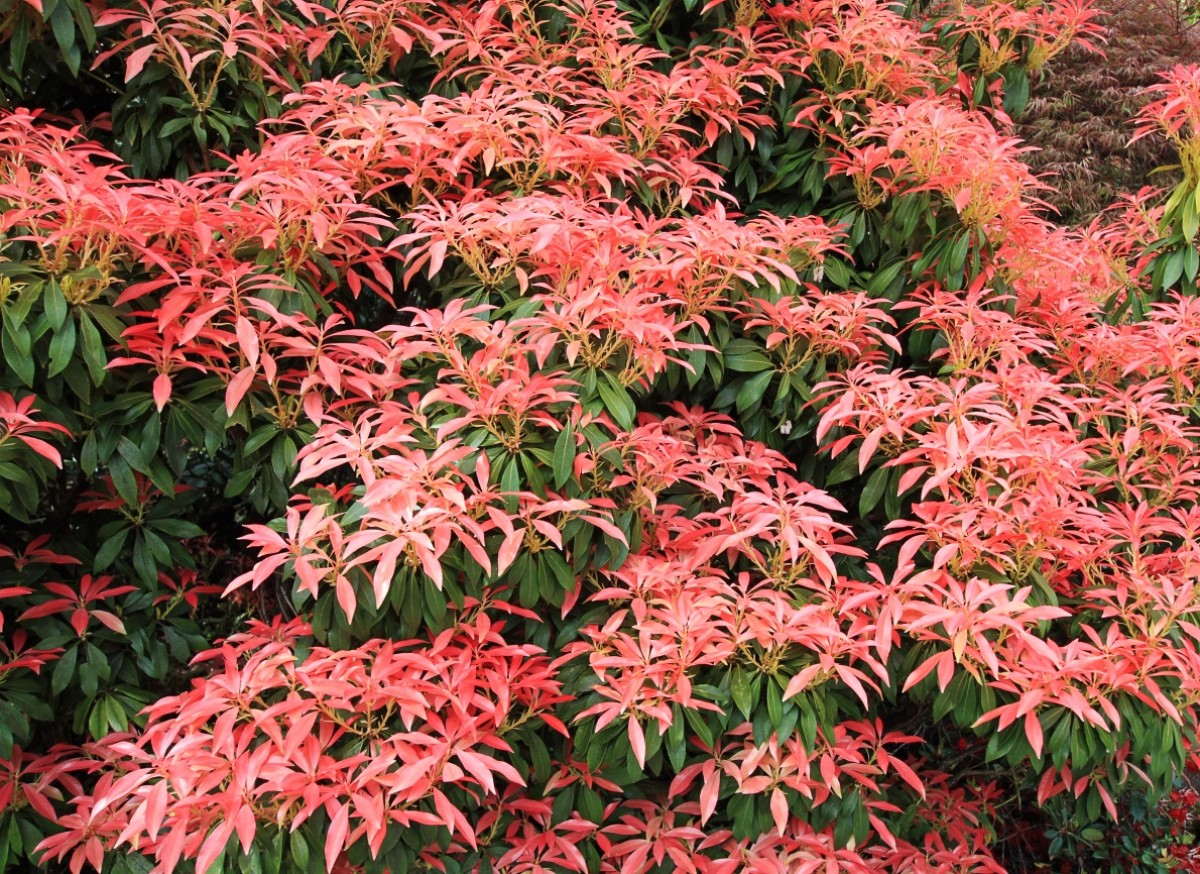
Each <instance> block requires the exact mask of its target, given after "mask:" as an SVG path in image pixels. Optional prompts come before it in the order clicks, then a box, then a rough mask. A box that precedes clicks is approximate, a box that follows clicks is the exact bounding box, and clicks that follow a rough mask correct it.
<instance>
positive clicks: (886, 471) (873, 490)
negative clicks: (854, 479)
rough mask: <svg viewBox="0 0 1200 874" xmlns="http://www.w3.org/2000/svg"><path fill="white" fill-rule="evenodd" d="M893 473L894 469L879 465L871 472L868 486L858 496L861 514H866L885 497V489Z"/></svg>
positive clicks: (859, 512)
mask: <svg viewBox="0 0 1200 874" xmlns="http://www.w3.org/2000/svg"><path fill="white" fill-rule="evenodd" d="M891 473H892V470H891V468H888V467H879V468H876V469H875V470H873V471H872V472H871V475H870V476H869V477H868V478H867V484H866V486H864V487H863V490H862V492H860V493H859V496H858V514H859V515H860V516H866V515H867V514H868V513H870V512H871V511H872V510H874V509H875V507H876V505H878V504H879V499H880V498H882V497H883V490H884V488H886V487H887V483H888V479H889V478H890V476H891Z"/></svg>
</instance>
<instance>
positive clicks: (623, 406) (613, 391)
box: [596, 371, 637, 431]
mask: <svg viewBox="0 0 1200 874" xmlns="http://www.w3.org/2000/svg"><path fill="white" fill-rule="evenodd" d="M601 375H602V376H603V379H600V380H598V381H597V383H596V390H597V391H598V392H599V393H600V400H601V401H602V402H603V403H604V409H606V410H608V414H609V415H610V416H612V418H613V421H614V422H616V423H617V426H618V427H619V428H622V429H623V430H626V431H629V430H631V429H632V428H633V422H634V419H635V418H636V416H637V408H636V407H635V406H634V405H633V401H632V400H631V399H630V397H629V393H628V392H627V391H626V390H625V388H624V386H622V385H621V384H620V383H619V382H617V380H616V377H614V376H613V375H612V374H610V373H608V372H607V371H605V372H604V373H602V374H601Z"/></svg>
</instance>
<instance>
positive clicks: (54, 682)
mask: <svg viewBox="0 0 1200 874" xmlns="http://www.w3.org/2000/svg"><path fill="white" fill-rule="evenodd" d="M78 659H79V647H78V646H73V647H71V648H70V649H68V650H67V651H66V652H64V653H63V654H62V657H61V658H60V659H59V660H58V661H57V662H56V663H55V665H54V673H53V674H52V675H51V676H50V691H51V692H52V693H54V694H55V695H59V694H62V691H63V689H65V688H67V686H69V685H71V680H73V679H74V678H75V663H76V662H77V661H78Z"/></svg>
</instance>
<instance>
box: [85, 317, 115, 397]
mask: <svg viewBox="0 0 1200 874" xmlns="http://www.w3.org/2000/svg"><path fill="white" fill-rule="evenodd" d="M79 339H80V341H81V342H80V346H81V349H82V352H83V361H84V364H86V365H87V369H88V376H90V377H91V380H92V385H95V386H99V385H100V384H101V383H102V382H104V376H105V373H106V371H105V367H106V366H107V364H108V356H107V355H105V353H104V341H103V339H101V337H100V330H99V329H98V328H97V327H96V324H95V323H94V322H93V321H92V319H91V317H90V316H89V315H88V314H87V312H86V311H84V310H81V311H80V313H79Z"/></svg>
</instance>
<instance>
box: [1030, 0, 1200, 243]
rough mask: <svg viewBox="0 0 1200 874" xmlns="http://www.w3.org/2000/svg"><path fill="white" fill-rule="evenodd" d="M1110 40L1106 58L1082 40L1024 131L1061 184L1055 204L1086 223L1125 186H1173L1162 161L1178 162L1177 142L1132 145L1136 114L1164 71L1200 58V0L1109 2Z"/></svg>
mask: <svg viewBox="0 0 1200 874" xmlns="http://www.w3.org/2000/svg"><path fill="white" fill-rule="evenodd" d="M1101 6H1102V7H1104V9H1105V11H1106V13H1107V15H1106V18H1105V21H1104V24H1105V26H1106V28H1107V29H1108V31H1109V33H1108V40H1107V44H1106V45H1105V46H1104V56H1103V57H1098V56H1097V55H1096V54H1095V53H1093V52H1089V51H1087V50H1085V49H1083V48H1080V47H1079V46H1072V47H1071V48H1069V49H1068V50H1067V51H1066V52H1064V53H1063V54H1062V55H1061V56H1059V58H1057V59H1056V60H1055V61H1054V62H1053V63H1052V64H1051V65H1050V66H1049V67H1048V69H1047V70H1046V73H1045V75H1044V76H1043V77H1042V79H1041V81H1040V82H1039V83H1038V84H1037V86H1036V87H1035V88H1034V90H1033V96H1032V98H1031V99H1030V101H1029V105H1028V107H1027V108H1026V111H1025V113H1024V115H1023V116H1022V117H1021V119H1020V121H1019V124H1018V130H1017V133H1018V135H1019V136H1021V137H1022V138H1023V139H1025V140H1027V141H1028V142H1029V144H1030V145H1032V146H1036V147H1037V149H1038V151H1036V152H1030V153H1029V154H1028V155H1027V159H1028V161H1029V162H1030V164H1031V165H1032V166H1033V168H1034V170H1035V171H1037V172H1039V173H1045V174H1049V175H1050V179H1049V181H1050V182H1051V184H1053V185H1054V187H1055V188H1056V189H1057V192H1056V193H1051V194H1049V195H1048V196H1047V197H1046V200H1047V201H1048V202H1049V203H1050V204H1051V205H1052V206H1053V207H1054V208H1055V209H1056V210H1058V212H1059V214H1060V216H1061V218H1062V220H1063V221H1065V222H1069V223H1079V222H1084V221H1087V220H1088V219H1090V218H1091V217H1092V216H1094V215H1095V214H1096V213H1098V212H1099V211H1100V210H1101V209H1103V208H1104V207H1105V206H1107V205H1108V204H1110V203H1112V202H1113V201H1114V200H1116V199H1117V197H1118V196H1119V195H1120V194H1121V193H1122V192H1129V191H1136V190H1137V189H1138V188H1139V187H1141V186H1142V185H1145V184H1153V185H1170V184H1171V183H1172V182H1173V180H1172V179H1170V178H1167V177H1166V176H1164V174H1155V175H1154V176H1151V175H1150V171H1151V170H1153V169H1154V168H1155V167H1159V166H1162V165H1164V164H1171V163H1173V162H1174V160H1175V159H1174V156H1173V155H1172V154H1171V151H1170V147H1169V145H1168V144H1166V143H1164V142H1161V141H1156V140H1142V141H1139V142H1137V143H1134V144H1133V145H1130V144H1129V138H1130V136H1131V134H1132V127H1131V124H1130V119H1131V118H1132V117H1133V115H1134V114H1135V113H1136V112H1137V109H1138V107H1139V106H1140V105H1141V103H1142V101H1143V98H1142V97H1141V96H1140V95H1141V93H1142V91H1143V90H1144V89H1145V88H1146V87H1147V86H1149V85H1152V84H1154V83H1155V82H1156V81H1158V76H1159V73H1160V72H1162V71H1164V70H1167V69H1170V68H1171V67H1172V66H1174V65H1175V64H1179V63H1186V62H1187V61H1189V60H1194V59H1195V58H1196V57H1197V56H1198V54H1200V26H1197V25H1195V24H1193V23H1191V22H1192V21H1193V20H1194V19H1193V18H1192V17H1191V16H1194V14H1195V10H1194V8H1192V7H1194V6H1195V3H1194V2H1193V0H1103V2H1102V3H1101Z"/></svg>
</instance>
